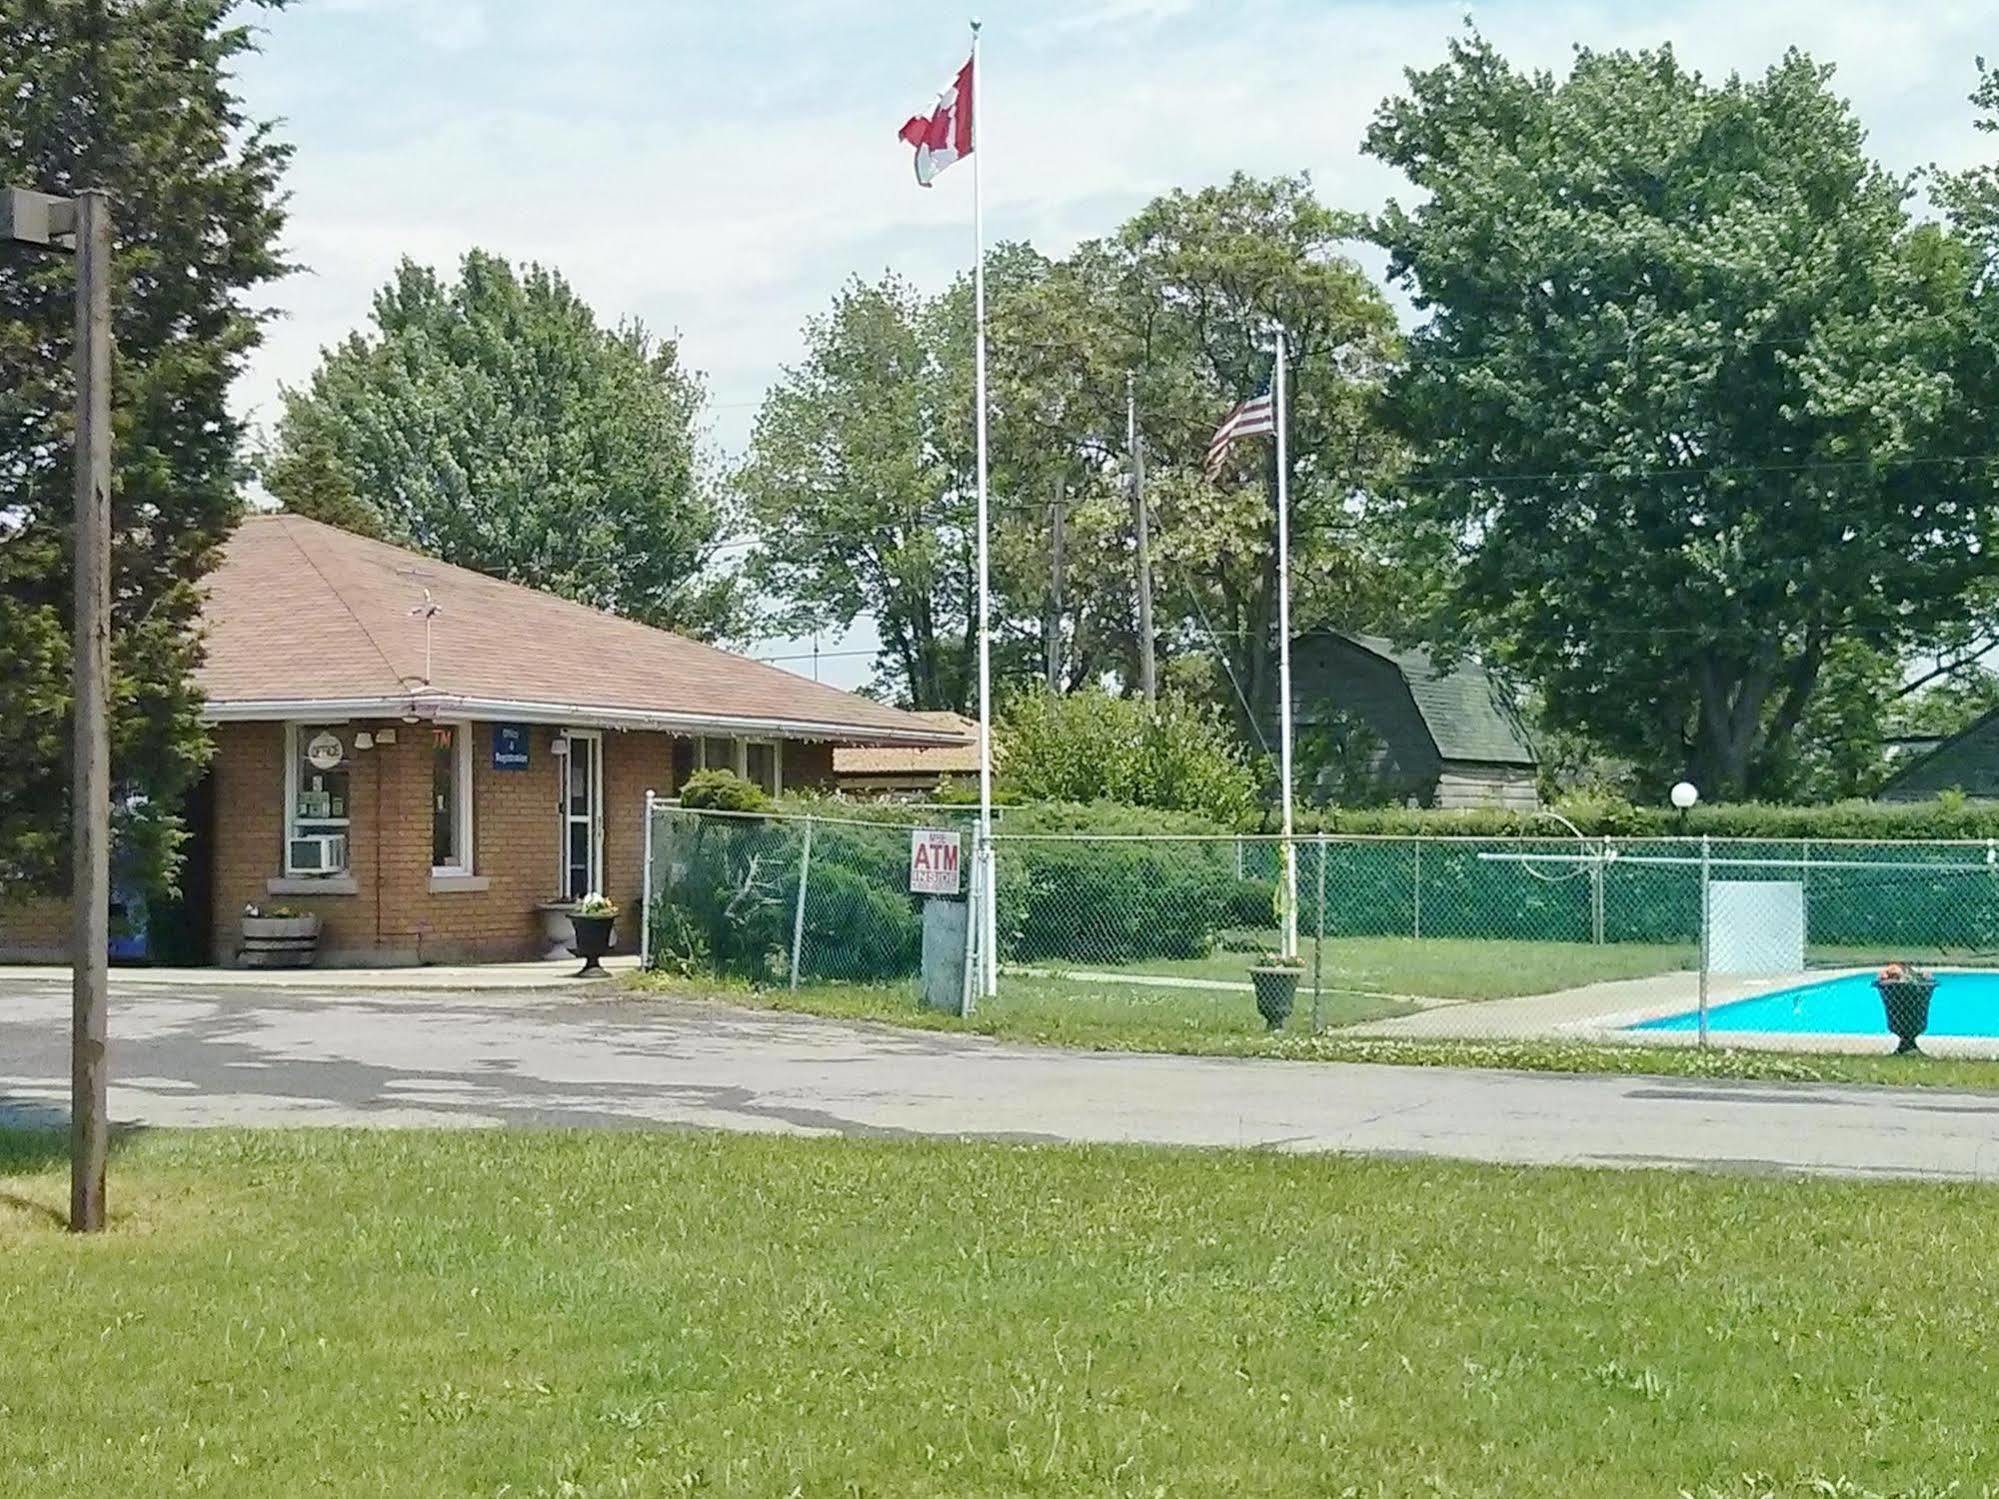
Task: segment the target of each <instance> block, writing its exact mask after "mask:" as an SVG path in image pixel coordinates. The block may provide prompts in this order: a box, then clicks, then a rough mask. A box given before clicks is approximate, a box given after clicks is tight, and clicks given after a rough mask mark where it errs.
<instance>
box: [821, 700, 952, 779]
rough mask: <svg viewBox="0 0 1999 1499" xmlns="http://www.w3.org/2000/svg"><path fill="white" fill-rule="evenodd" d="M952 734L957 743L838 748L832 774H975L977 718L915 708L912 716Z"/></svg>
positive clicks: (834, 756)
mask: <svg viewBox="0 0 1999 1499" xmlns="http://www.w3.org/2000/svg"><path fill="white" fill-rule="evenodd" d="M912 716H913V717H916V718H920V719H922V720H923V721H924V722H925V723H927V724H931V725H933V726H934V727H936V728H937V729H938V730H939V731H940V732H943V733H947V734H955V735H957V736H958V738H957V742H955V743H953V744H950V745H939V746H937V747H936V748H933V749H915V748H909V747H906V746H901V745H890V746H876V747H865V748H863V747H855V748H842V749H836V750H834V751H833V774H834V775H836V776H953V775H969V776H975V775H977V774H978V773H979V721H978V720H977V719H976V718H967V717H965V715H964V714H962V713H948V712H944V711H941V710H933V709H919V710H918V711H917V712H916V713H914V714H913V715H912Z"/></svg>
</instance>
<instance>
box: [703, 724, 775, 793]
mask: <svg viewBox="0 0 1999 1499" xmlns="http://www.w3.org/2000/svg"><path fill="white" fill-rule="evenodd" d="M710 739H728V740H729V763H728V764H727V765H710V764H709V763H708V741H709V740H710ZM753 744H767V745H769V746H770V749H771V762H770V764H771V787H770V794H771V795H772V796H782V795H784V741H783V740H782V739H772V738H768V737H766V736H763V735H752V736H750V737H749V738H747V739H744V738H735V737H732V736H729V735H725V734H697V735H696V736H695V738H694V768H695V769H696V770H697V771H699V770H727V771H733V772H734V773H735V774H736V775H737V776H739V777H741V778H742V779H743V780H745V781H747V780H748V779H749V778H750V746H751V745H753Z"/></svg>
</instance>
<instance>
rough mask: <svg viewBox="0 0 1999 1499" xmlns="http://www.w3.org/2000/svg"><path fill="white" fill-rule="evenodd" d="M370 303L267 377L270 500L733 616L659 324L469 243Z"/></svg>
mask: <svg viewBox="0 0 1999 1499" xmlns="http://www.w3.org/2000/svg"><path fill="white" fill-rule="evenodd" d="M372 321H373V326H372V328H370V329H369V330H367V331H366V332H360V333H355V334H353V335H352V336H350V337H349V338H348V339H347V340H346V341H345V342H344V343H342V344H340V345H339V346H337V347H336V348H333V349H330V350H328V351H327V352H326V354H325V355H324V357H323V358H322V360H321V363H320V366H319V368H318V370H317V371H316V372H315V373H314V375H313V377H312V380H311V382H310V384H309V385H308V386H307V387H306V388H305V389H303V390H289V391H287V392H285V408H284V415H283V418H282V420H281V422H280V425H279V429H278V434H277V442H276V445H275V448H274V451H273V452H272V453H271V454H270V455H269V457H268V460H267V462H266V465H265V475H264V477H265V483H266V485H267V486H268V487H269V488H270V490H271V492H272V493H273V494H274V495H275V496H276V497H277V498H278V499H279V500H280V501H282V502H283V503H284V505H285V506H286V508H287V509H291V510H294V511H297V512H299V513H301V514H305V515H311V516H314V517H316V518H318V519H322V520H326V521H329V522H331V523H332V524H335V525H341V526H346V527H348V528H350V529H355V530H361V531H364V532H367V533H369V534H373V535H379V536H382V537H384V538H386V539H388V540H390V541H394V542H396V543H398V544H401V545H406V546H410V547H414V548H415V549H417V550H418V551H422V552H427V553H429V554H431V555H433V556H436V557H440V558H442V559H443V560H445V561H447V562H453V563H457V564H459V565H461V566H464V567H471V568H476V569H478V570H479V571H481V572H487V573H493V574H495V575H497V576H499V577H503V578H510V579H512V580H513V581H515V582H518V583H526V584H528V585H530V586H532V587H536V588H544V589H547V590H549V591H551V592H554V593H559V594H562V595H564V596H565V597H568V598H572V599H576V600H577V601H579V602H581V603H586V604H591V605H594V606H595V607H598V608H602V609H611V610H615V611H616V612H618V613H620V614H625V615H629V616H631V617H632V618H635V619H640V620H644V621H646V622H647V623H649V624H656V625H666V626H671V627H674V628H678V629H683V630H689V631H692V632H695V633H704V634H705V633H715V632H717V631H718V630H724V629H726V628H727V627H728V626H730V625H731V624H732V623H733V618H734V616H733V607H734V597H733V591H732V589H731V587H730V586H729V584H728V583H727V582H726V580H722V579H719V578H718V577H717V576H716V575H715V574H714V573H713V571H712V570H711V569H710V568H709V566H708V564H709V563H710V561H711V560H712V558H713V555H714V547H715V544H716V542H717V541H718V539H719V535H718V533H719V531H720V529H721V520H720V511H719V506H718V501H717V499H716V496H715V495H714V493H713V492H712V490H711V489H710V488H709V487H708V486H706V485H705V484H704V483H703V482H702V477H701V474H700V472H699V468H698V464H697V453H696V441H695V431H694V424H695V419H696V416H697V414H698V412H699V410H700V406H701V400H702V389H701V383H700V381H699V379H698V378H696V377H695V376H694V375H692V374H691V373H689V372H688V371H687V370H686V369H685V368H683V367H682V365H681V364H680V360H679V354H678V351H677V349H676V347H675V345H674V344H673V342H672V341H671V340H662V339H657V338H655V337H654V336H653V335H652V334H650V333H649V332H648V331H647V330H646V329H645V328H644V327H643V326H642V325H640V324H637V323H622V324H620V325H618V326H617V327H614V328H605V327H602V326H600V325H599V324H598V322H597V319H596V316H595V314H593V313H592V312H591V310H590V308H589V307H588V306H587V305H585V304H584V302H583V301H582V300H581V298H579V297H578V296H577V295H576V293H575V292H574V291H572V290H571V289H570V287H569V285H568V284H567V283H566V282H565V281H564V280H563V279H562V277H561V276H560V275H558V274H557V273H556V272H554V271H552V270H548V269H546V268H544V267H542V266H537V265H530V266H528V267H527V268H526V269H525V271H522V272H518V273H517V272H516V271H515V270H514V268H513V267H512V266H511V265H510V264H508V263H507V262H506V261H505V260H502V259H500V258H499V257H497V256H494V255H490V254H487V253H485V252H484V251H479V250H474V251H472V252H471V253H469V254H467V255H466V256H465V258H464V260H463V261H462V263H461V264H460V267H459V276H458V279H457V280H456V281H455V282H445V281H443V280H440V279H439V277H438V276H437V274H436V273H435V272H433V271H431V270H430V269H428V268H426V267H423V266H420V265H416V264H414V263H413V262H410V261H407V260H406V261H404V262H403V263H402V265H401V266H400V267H399V268H398V269H397V272H396V276H395V279H394V280H393V281H391V282H390V283H389V284H388V285H387V286H385V287H383V288H382V289H381V290H380V291H379V292H378V293H377V294H376V296H375V303H374V315H373V320H372Z"/></svg>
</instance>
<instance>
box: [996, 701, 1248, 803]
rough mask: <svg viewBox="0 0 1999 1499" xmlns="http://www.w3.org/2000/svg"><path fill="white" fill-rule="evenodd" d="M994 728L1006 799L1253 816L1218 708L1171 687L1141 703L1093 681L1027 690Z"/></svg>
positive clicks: (1243, 763) (1241, 762)
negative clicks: (1074, 687)
mask: <svg viewBox="0 0 1999 1499" xmlns="http://www.w3.org/2000/svg"><path fill="white" fill-rule="evenodd" d="M993 728H994V739H995V743H996V749H995V755H996V758H997V760H998V765H997V767H996V768H997V770H998V774H999V781H1000V784H1001V786H1002V787H1003V789H1004V790H1005V793H1006V795H1007V796H1008V797H1009V798H1010V799H1014V800H1018V801H1020V802H1022V803H1029V804H1031V803H1036V802H1049V801H1061V802H1099V801H1107V802H1120V803H1123V804H1124V805H1126V806H1133V807H1153V808H1159V809H1162V810H1166V811H1175V812H1194V813H1199V814H1201V815H1202V816H1204V817H1207V818H1210V819H1212V820H1213V821H1215V822H1217V823H1219V824H1221V825H1223V826H1227V827H1246V826H1248V825H1249V824H1250V823H1251V822H1253V821H1254V820H1255V818H1256V815H1257V774H1256V771H1255V769H1254V768H1253V767H1252V766H1251V765H1250V764H1249V762H1248V761H1247V760H1246V759H1245V758H1244V757H1243V754H1242V751H1241V750H1240V749H1238V748H1237V747H1236V744H1235V741H1234V740H1233V739H1232V738H1231V737H1230V735H1229V732H1228V730H1227V728H1225V727H1224V726H1223V724H1222V721H1221V718H1220V715H1219V714H1217V713H1216V712H1215V711H1214V710H1212V709H1210V708H1206V707H1202V706H1200V705H1197V704H1195V703H1193V702H1192V701H1190V700H1188V699H1186V698H1183V697H1180V696H1177V695H1175V694H1171V693H1169V694H1167V695H1166V696H1164V697H1162V698H1160V700H1159V701H1158V703H1157V704H1156V705H1155V706H1153V707H1151V708H1148V707H1147V706H1146V705H1145V704H1144V703H1143V702H1140V701H1139V700H1137V699H1135V698H1120V697H1112V696H1111V695H1110V694H1109V693H1106V692H1104V691H1102V690H1101V689H1098V688H1091V689H1090V690H1088V691H1085V692H1075V693H1069V694H1067V695H1060V694H1055V693H1050V692H1046V691H1036V692H1030V693H1026V694H1023V695H1022V696H1021V697H1019V698H1017V699H1015V700H1014V702H1013V704H1012V705H1011V706H1010V707H1009V708H1008V710H1007V712H1006V714H1005V715H1004V716H1003V717H1002V718H1001V719H1000V720H999V722H998V723H996V724H995V725H994V726H993Z"/></svg>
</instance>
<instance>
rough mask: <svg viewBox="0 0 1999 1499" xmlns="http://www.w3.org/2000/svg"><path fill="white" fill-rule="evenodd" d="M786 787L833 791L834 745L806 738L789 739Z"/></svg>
mask: <svg viewBox="0 0 1999 1499" xmlns="http://www.w3.org/2000/svg"><path fill="white" fill-rule="evenodd" d="M784 789H785V790H786V791H831V790H832V789H833V746H832V745H830V744H826V743H823V742H814V741H811V740H805V739H793V740H789V741H788V742H787V743H786V744H785V746H784Z"/></svg>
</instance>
